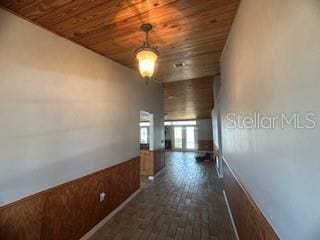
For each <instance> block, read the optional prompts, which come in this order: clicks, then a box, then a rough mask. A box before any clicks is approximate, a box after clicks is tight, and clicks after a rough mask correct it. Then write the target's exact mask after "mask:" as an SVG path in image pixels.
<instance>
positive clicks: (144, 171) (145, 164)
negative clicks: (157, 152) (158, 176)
mask: <svg viewBox="0 0 320 240" xmlns="http://www.w3.org/2000/svg"><path fill="white" fill-rule="evenodd" d="M140 174H141V175H144V176H152V175H153V152H152V151H149V150H140Z"/></svg>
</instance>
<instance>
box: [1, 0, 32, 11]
mask: <svg viewBox="0 0 320 240" xmlns="http://www.w3.org/2000/svg"><path fill="white" fill-rule="evenodd" d="M34 1H35V0H1V1H0V4H1V5H2V6H4V7H6V8H8V9H10V10H12V11H18V10H19V9H21V8H23V7H25V6H27V5H29V4H32V3H33V2H34Z"/></svg>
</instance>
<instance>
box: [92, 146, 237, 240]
mask: <svg viewBox="0 0 320 240" xmlns="http://www.w3.org/2000/svg"><path fill="white" fill-rule="evenodd" d="M194 155H195V154H194V153H181V152H171V153H166V168H165V169H164V170H163V171H162V172H161V173H160V175H159V176H158V177H156V178H155V179H154V180H153V181H150V180H147V179H146V178H142V181H143V182H142V184H141V192H140V193H139V194H138V195H137V196H136V197H135V198H134V199H132V201H131V202H130V203H129V204H128V205H126V206H125V207H124V208H123V209H122V210H121V211H120V212H119V213H117V214H116V215H115V216H114V217H113V218H111V219H110V220H109V221H108V222H107V223H106V224H105V225H104V226H103V227H102V228H100V229H99V230H98V231H97V232H96V233H95V235H94V236H93V237H92V238H91V239H90V240H100V239H101V240H102V239H112V240H121V239H122V240H127V239H128V240H135V239H141V240H142V239H146V240H151V239H186V240H187V239H188V240H189V239H194V240H197V239H199V240H205V239H210V240H213V239H214V240H217V239H220V240H234V239H235V236H234V232H233V229H232V225H231V221H230V219H229V216H228V212H227V207H226V205H225V202H224V199H223V194H222V189H223V183H222V180H221V179H219V178H218V177H217V174H216V170H215V167H214V163H209V162H203V163H197V162H196V161H195V159H194Z"/></svg>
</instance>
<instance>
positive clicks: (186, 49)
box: [0, 0, 240, 104]
mask: <svg viewBox="0 0 320 240" xmlns="http://www.w3.org/2000/svg"><path fill="white" fill-rule="evenodd" d="M239 2H240V0H109V1H105V0H50V1H49V0H0V5H2V6H4V7H7V8H8V9H10V10H11V11H14V12H16V13H17V14H18V15H21V16H23V17H25V18H27V19H29V20H31V21H34V22H35V23H37V24H39V25H40V26H43V27H45V28H47V29H49V30H51V31H53V32H56V33H57V34H59V35H61V36H64V37H66V38H69V39H70V40H72V41H74V42H76V43H78V44H80V45H82V46H84V47H87V48H89V49H92V50H93V51H95V52H97V53H100V54H101V55H104V56H106V57H109V58H111V59H113V60H115V61H117V62H119V63H122V64H124V65H126V66H128V67H131V68H133V69H137V61H136V59H135V54H134V50H135V49H136V48H137V47H139V46H140V45H141V44H142V42H143V40H144V33H143V32H141V31H140V30H139V28H140V25H141V24H142V23H144V22H150V23H151V24H153V26H154V28H153V31H152V32H151V34H150V40H151V42H152V43H155V44H156V45H157V46H158V48H159V51H160V54H161V55H160V57H159V61H158V66H157V70H156V74H155V77H156V78H157V79H159V80H161V81H164V82H168V81H180V80H186V79H193V78H201V77H205V76H212V75H214V74H216V73H218V72H219V58H220V55H221V52H222V50H223V46H224V43H225V41H226V39H227V35H228V33H229V31H230V27H231V23H232V21H233V18H234V16H235V13H236V10H237V8H238V5H239ZM182 62H183V63H185V64H186V65H185V66H184V67H182V68H174V67H173V64H175V63H182ZM186 90H188V89H186ZM188 101H189V100H188ZM202 104H204V103H202Z"/></svg>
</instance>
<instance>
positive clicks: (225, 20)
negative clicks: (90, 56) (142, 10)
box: [63, 2, 236, 45]
mask: <svg viewBox="0 0 320 240" xmlns="http://www.w3.org/2000/svg"><path fill="white" fill-rule="evenodd" d="M213 4H215V5H216V3H212V2H209V3H206V4H202V5H201V4H200V5H197V6H194V7H189V8H186V9H185V10H184V12H183V14H181V13H179V12H177V10H176V9H175V8H173V7H172V5H171V4H169V3H168V4H166V5H164V6H163V7H162V6H160V5H159V6H158V9H152V10H150V11H149V12H147V13H146V14H141V15H139V16H135V17H132V18H131V19H130V21H128V19H125V20H123V21H120V22H118V23H114V24H111V25H107V24H106V23H103V22H99V25H98V26H92V25H90V26H87V27H88V28H86V26H85V25H83V26H81V31H74V30H75V29H73V30H72V31H70V32H66V33H63V34H65V36H66V37H69V38H71V39H73V40H75V41H77V42H81V43H83V44H88V45H96V44H98V43H100V42H105V41H106V40H110V41H113V42H115V41H118V42H126V40H127V39H139V40H140V41H143V37H144V35H143V33H142V32H141V31H139V29H140V25H141V24H142V23H144V22H150V23H151V24H153V26H154V30H153V31H152V34H150V40H151V42H152V41H154V42H155V43H161V42H166V41H167V40H168V38H173V37H174V39H176V40H177V38H178V37H180V39H183V38H184V37H186V36H187V35H188V34H187V33H190V32H193V33H194V34H197V33H201V32H206V31H210V30H212V29H215V30H218V29H219V28H221V27H222V28H223V27H224V28H225V26H228V29H227V30H229V28H230V25H231V22H232V20H230V15H232V16H233V15H234V12H235V9H236V7H235V6H236V4H232V5H231V6H233V7H230V5H227V6H221V7H219V8H214V9H213V10H211V11H209V10H207V9H210V7H211V6H212V5H213ZM225 11H227V13H225ZM219 14H220V15H221V14H223V15H222V16H219ZM150 15H152V18H150ZM171 15H173V16H176V17H171V18H170V20H168V19H167V18H166V16H171ZM219 18H220V19H219ZM199 19H202V21H199ZM114 29H117V31H114ZM181 33H182V34H181ZM178 34H179V35H178ZM194 34H193V36H195V35H194ZM141 36H142V38H141ZM163 37H166V38H167V39H162V38H163Z"/></svg>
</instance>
